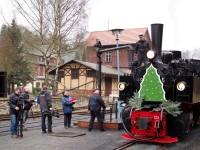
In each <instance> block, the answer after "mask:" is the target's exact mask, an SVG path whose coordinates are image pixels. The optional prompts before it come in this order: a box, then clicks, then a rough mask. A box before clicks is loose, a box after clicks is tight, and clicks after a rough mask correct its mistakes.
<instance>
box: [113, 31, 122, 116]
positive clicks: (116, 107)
mask: <svg viewBox="0 0 200 150" xmlns="http://www.w3.org/2000/svg"><path fill="white" fill-rule="evenodd" d="M111 31H112V34H113V35H114V36H115V40H116V49H117V84H119V82H120V72H119V67H120V66H119V35H120V33H121V32H122V31H123V29H112V30H111ZM117 95H118V100H119V89H118V88H117ZM118 103H119V101H115V119H118V116H119V118H120V115H119V110H118V107H119V106H118Z"/></svg>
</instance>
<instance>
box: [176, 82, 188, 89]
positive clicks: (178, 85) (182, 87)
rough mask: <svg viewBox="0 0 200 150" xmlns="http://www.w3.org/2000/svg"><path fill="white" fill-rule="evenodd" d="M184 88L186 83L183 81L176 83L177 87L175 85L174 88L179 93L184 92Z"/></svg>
mask: <svg viewBox="0 0 200 150" xmlns="http://www.w3.org/2000/svg"><path fill="white" fill-rule="evenodd" d="M185 87H186V82H185V81H181V82H178V83H177V85H176V88H177V90H179V91H184V90H185Z"/></svg>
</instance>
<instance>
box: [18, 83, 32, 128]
mask: <svg viewBox="0 0 200 150" xmlns="http://www.w3.org/2000/svg"><path fill="white" fill-rule="evenodd" d="M20 98H21V99H23V100H24V113H23V127H24V129H25V123H26V120H27V119H28V114H29V110H30V109H31V107H32V105H33V101H31V100H30V99H29V89H28V88H27V87H24V88H23V90H22V91H21V93H20Z"/></svg>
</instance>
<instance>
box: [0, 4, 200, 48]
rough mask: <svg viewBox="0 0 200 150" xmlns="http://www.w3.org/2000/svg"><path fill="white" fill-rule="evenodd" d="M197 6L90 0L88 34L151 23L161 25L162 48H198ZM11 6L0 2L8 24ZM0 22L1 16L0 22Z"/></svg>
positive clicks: (199, 12)
mask: <svg viewBox="0 0 200 150" xmlns="http://www.w3.org/2000/svg"><path fill="white" fill-rule="evenodd" d="M199 3H200V1H199V0H90V2H89V6H88V15H89V20H88V31H101V30H108V29H112V28H140V27H148V28H149V27H150V24H151V23H163V24H164V33H163V49H198V48H200V38H199V36H200V8H199V7H200V5H199ZM11 7H12V5H11V4H10V1H8V0H0V8H1V14H3V15H4V16H5V18H6V20H8V21H9V18H13V17H16V11H15V10H14V9H12V8H11ZM17 19H18V17H17ZM3 22H4V20H3V19H2V17H1V18H0V23H3ZM18 23H20V21H19V19H18ZM122 34H123V33H122Z"/></svg>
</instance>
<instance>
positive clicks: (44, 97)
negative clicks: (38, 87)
mask: <svg viewBox="0 0 200 150" xmlns="http://www.w3.org/2000/svg"><path fill="white" fill-rule="evenodd" d="M38 104H39V105H40V111H41V128H42V133H47V131H46V118H48V133H52V115H51V111H52V104H51V95H50V93H49V92H48V91H47V86H46V85H43V88H42V91H41V93H40V94H39V96H38Z"/></svg>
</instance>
